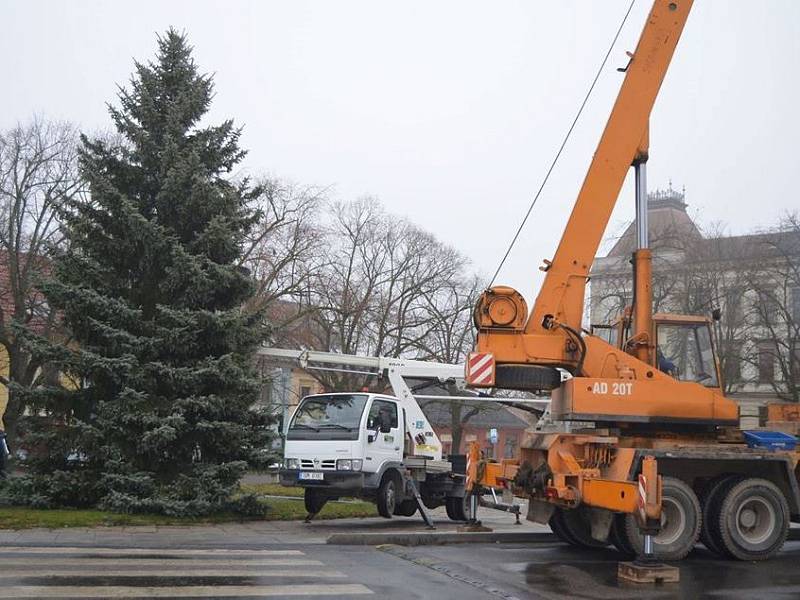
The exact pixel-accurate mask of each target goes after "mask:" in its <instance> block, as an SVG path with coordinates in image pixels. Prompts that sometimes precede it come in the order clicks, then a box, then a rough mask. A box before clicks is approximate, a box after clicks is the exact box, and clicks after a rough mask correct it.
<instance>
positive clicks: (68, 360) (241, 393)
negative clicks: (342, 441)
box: [13, 30, 270, 515]
mask: <svg viewBox="0 0 800 600" xmlns="http://www.w3.org/2000/svg"><path fill="white" fill-rule="evenodd" d="M212 97H213V84H212V80H211V77H210V76H208V75H203V74H200V73H199V72H198V68H197V66H196V65H195V63H194V61H193V59H192V48H191V47H190V46H189V45H188V43H187V40H186V37H185V36H184V35H182V34H179V33H177V32H175V31H174V30H170V31H168V32H167V33H166V35H164V36H163V37H162V38H159V39H158V54H157V58H156V60H155V61H154V62H152V63H149V64H146V65H145V64H139V63H136V71H135V74H134V76H133V77H132V79H131V83H130V88H129V89H124V88H122V89H120V92H119V102H120V106H119V107H110V108H109V111H110V114H111V117H112V119H113V122H114V125H115V127H116V130H117V132H118V134H119V140H121V141H119V140H117V141H115V142H109V141H107V140H105V141H104V140H90V139H88V138H86V137H84V138H83V144H82V152H81V157H80V165H81V171H82V175H83V177H85V179H86V181H87V183H88V185H89V190H90V195H89V197H87V198H85V199H83V200H81V201H77V202H74V203H73V204H72V205H71V206H70V207H69V210H68V211H67V213H66V214H65V216H64V218H65V224H66V229H67V234H68V249H67V250H66V251H65V252H64V253H62V254H60V255H58V256H57V257H56V259H55V261H54V266H53V278H52V280H51V281H49V282H47V283H46V284H45V285H44V289H45V293H46V295H47V299H48V301H49V303H50V304H51V305H52V306H54V307H56V308H57V309H58V310H59V311H60V312H61V314H62V316H63V319H64V322H65V325H66V326H67V328H68V329H69V331H70V332H71V335H72V336H73V339H74V343H72V344H70V345H69V346H68V350H66V351H65V350H63V347H62V350H59V349H58V348H57V347H53V346H49V347H48V346H46V345H44V344H43V343H42V342H37V343H38V344H39V346H40V347H39V348H38V349H39V351H41V352H44V353H49V356H50V358H51V359H52V360H53V361H54V362H55V363H56V364H58V366H59V369H60V371H61V373H62V376H61V381H62V385H53V386H51V387H50V388H48V389H45V390H42V391H40V392H39V394H38V397H37V398H35V402H36V405H37V406H38V407H40V408H41V410H40V411H38V412H37V416H35V417H34V418H33V419H32V420H31V423H30V427H29V436H28V439H29V445H30V447H31V448H32V450H31V452H30V456H29V459H28V464H29V468H30V475H29V476H27V477H24V478H22V479H21V480H20V481H18V482H17V483H15V484H13V485H14V490H15V491H14V492H13V494H15V495H16V496H17V498H19V497H20V496H21V495H24V496H25V497H26V498H27V501H28V502H30V503H33V504H37V505H51V506H52V505H73V506H87V505H95V506H99V507H101V508H106V509H111V510H115V511H123V512H144V511H146V512H159V513H165V514H183V515H185V514H194V515H197V514H204V513H209V512H211V511H217V510H220V509H230V508H234V509H237V508H238V509H239V510H248V511H252V510H257V509H258V505H257V503H255V502H254V500H253V499H252V498H247V497H244V498H241V497H240V498H239V499H238V500H237V501H235V502H233V505H232V501H231V500H230V498H231V493H232V492H234V491H235V489H236V486H237V483H238V480H239V478H240V476H241V474H242V473H243V470H244V469H245V468H246V466H247V463H250V464H253V463H254V462H258V460H259V456H265V451H266V449H267V448H269V438H270V435H269V428H268V422H267V421H268V419H267V417H266V416H265V415H263V414H259V413H257V412H255V411H253V410H251V405H252V404H253V403H254V401H255V400H256V398H257V384H258V381H257V379H256V378H255V377H254V373H253V371H252V361H253V356H254V350H255V348H256V345H257V344H258V342H259V341H260V334H261V327H260V323H261V315H252V314H250V315H248V314H245V313H244V312H243V310H242V306H243V303H244V301H245V300H246V299H247V298H248V296H249V295H250V294H251V283H250V279H249V276H248V274H247V272H246V271H244V270H243V269H241V268H240V267H239V266H238V261H239V259H240V256H241V253H242V242H243V239H244V238H245V236H246V234H247V233H248V231H249V230H250V228H251V227H252V226H253V225H254V223H255V222H256V221H257V219H258V217H259V215H258V213H257V211H255V210H253V209H252V206H253V201H254V199H255V197H256V196H257V195H258V194H259V192H260V190H259V189H257V188H253V187H251V186H250V185H249V184H248V182H247V181H244V182H238V183H237V182H235V181H234V180H232V178H231V175H230V173H231V171H232V169H233V168H234V167H235V166H236V165H237V164H238V163H239V162H240V161H241V160H242V158H243V156H244V154H245V152H244V151H243V150H242V149H241V148H240V147H239V136H240V130H239V129H236V128H235V127H234V125H233V123H232V121H226V122H224V123H223V124H222V125H219V126H209V127H203V126H201V124H200V122H201V119H202V118H203V117H204V115H206V113H207V111H208V109H209V106H210V104H211V100H212ZM65 379H67V380H69V381H72V382H74V384H73V385H66V386H64V385H63V381H64V380H65Z"/></svg>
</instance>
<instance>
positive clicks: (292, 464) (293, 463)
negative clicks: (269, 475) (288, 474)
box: [283, 458, 300, 469]
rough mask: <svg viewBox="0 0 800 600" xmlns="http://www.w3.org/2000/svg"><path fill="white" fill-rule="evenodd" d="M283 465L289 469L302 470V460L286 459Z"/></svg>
mask: <svg viewBox="0 0 800 600" xmlns="http://www.w3.org/2000/svg"><path fill="white" fill-rule="evenodd" d="M283 464H284V465H286V468H287V469H299V468H300V459H299V458H286V459H284V461H283Z"/></svg>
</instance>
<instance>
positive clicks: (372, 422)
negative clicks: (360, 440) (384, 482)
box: [364, 398, 403, 473]
mask: <svg viewBox="0 0 800 600" xmlns="http://www.w3.org/2000/svg"><path fill="white" fill-rule="evenodd" d="M382 423H383V424H384V427H383V429H384V431H381V424H382ZM387 430H388V431H387ZM367 431H368V435H369V434H374V435H372V436H371V437H373V441H372V442H369V441H367V449H366V452H365V453H364V459H365V460H364V470H365V471H368V472H373V473H375V472H377V471H380V468H381V465H383V463H385V462H389V461H391V462H400V461H402V459H403V429H402V427H401V426H400V421H399V419H398V418H397V403H396V402H392V401H391V400H381V399H379V398H376V399H375V400H373V401H372V406H371V407H370V409H369V415H368V417H367ZM368 440H369V438H368Z"/></svg>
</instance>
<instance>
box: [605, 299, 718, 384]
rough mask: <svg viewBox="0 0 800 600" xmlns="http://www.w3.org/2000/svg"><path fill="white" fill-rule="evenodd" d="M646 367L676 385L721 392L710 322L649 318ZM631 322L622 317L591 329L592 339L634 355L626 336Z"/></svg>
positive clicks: (662, 316)
mask: <svg viewBox="0 0 800 600" xmlns="http://www.w3.org/2000/svg"><path fill="white" fill-rule="evenodd" d="M652 322H653V327H652V332H651V334H650V339H651V340H653V342H654V348H653V350H654V351H652V352H650V361H649V363H650V365H651V366H653V367H655V368H656V369H658V370H659V371H661V372H662V373H666V374H667V375H670V376H671V377H673V378H674V379H677V380H678V381H687V382H694V383H699V384H701V385H703V386H704V387H707V388H717V389H721V388H722V377H721V371H720V367H719V360H718V359H717V355H716V350H715V348H714V341H713V340H714V338H713V335H712V331H711V325H712V321H711V320H710V319H708V318H706V317H702V316H698V315H674V314H666V313H656V314H654V315H653V321H652ZM630 333H631V319H630V317H628V316H623V317H620V318H618V319H616V320H615V321H614V322H613V323H612V324H609V325H592V335H595V336H597V337H599V338H601V339H602V340H604V341H605V342H607V343H608V344H610V345H611V346H614V347H615V348H618V349H620V350H623V351H625V352H627V353H628V354H634V352H635V349H636V345H637V340H636V339H635V338H634V337H632V336H631V335H630Z"/></svg>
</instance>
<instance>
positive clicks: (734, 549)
mask: <svg viewBox="0 0 800 600" xmlns="http://www.w3.org/2000/svg"><path fill="white" fill-rule="evenodd" d="M712 516H714V517H716V519H718V525H717V527H718V531H719V541H720V544H721V547H722V549H723V550H724V552H725V553H726V554H727V555H728V556H731V557H732V558H736V559H739V560H766V559H768V558H770V557H772V556H774V555H775V554H777V553H778V552H779V551H780V549H781V548H782V547H783V544H784V542H785V541H786V537H787V536H788V535H789V522H790V516H789V503H788V502H787V501H786V498H785V497H784V496H783V493H782V492H781V491H780V489H778V486H776V485H775V484H774V483H772V482H771V481H767V480H766V479H758V478H749V479H743V480H741V481H738V482H736V483H735V484H734V485H732V486H731V487H730V488H729V489H727V490H726V493H725V497H724V499H723V500H722V501H721V502H720V503H719V510H718V511H717V514H716V515H712Z"/></svg>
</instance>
